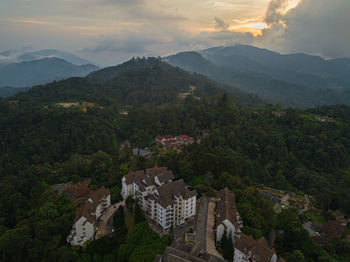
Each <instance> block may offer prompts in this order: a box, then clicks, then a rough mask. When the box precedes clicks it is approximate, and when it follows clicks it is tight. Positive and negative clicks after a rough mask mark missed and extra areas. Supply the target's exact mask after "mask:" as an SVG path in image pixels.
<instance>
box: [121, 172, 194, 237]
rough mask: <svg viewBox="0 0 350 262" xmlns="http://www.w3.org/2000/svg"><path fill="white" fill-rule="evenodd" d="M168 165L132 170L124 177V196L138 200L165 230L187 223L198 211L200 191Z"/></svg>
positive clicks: (142, 207)
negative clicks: (190, 187) (173, 171)
mask: <svg viewBox="0 0 350 262" xmlns="http://www.w3.org/2000/svg"><path fill="white" fill-rule="evenodd" d="M173 179H174V175H173V173H172V172H171V171H169V170H167V168H166V167H154V168H150V169H147V170H146V172H144V171H143V170H141V171H136V172H130V173H129V174H127V175H125V176H124V177H123V179H122V192H121V194H122V196H123V198H124V199H127V198H128V197H129V196H131V197H132V198H133V199H135V200H136V201H137V203H138V204H139V206H140V208H141V209H142V210H143V211H144V212H145V214H146V215H147V217H148V218H149V219H151V220H153V221H155V222H156V223H157V224H158V225H160V226H161V227H162V228H163V230H164V231H165V230H168V229H170V228H171V227H172V226H177V225H181V224H183V223H185V221H186V220H187V219H192V218H194V216H195V214H196V200H197V194H196V192H195V191H191V190H189V189H188V188H187V186H186V184H185V182H184V181H183V180H182V179H181V180H177V181H173Z"/></svg>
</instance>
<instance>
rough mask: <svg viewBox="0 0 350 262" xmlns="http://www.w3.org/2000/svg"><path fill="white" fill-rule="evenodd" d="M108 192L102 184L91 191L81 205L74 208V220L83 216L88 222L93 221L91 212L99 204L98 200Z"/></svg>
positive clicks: (93, 211) (92, 212)
mask: <svg viewBox="0 0 350 262" xmlns="http://www.w3.org/2000/svg"><path fill="white" fill-rule="evenodd" d="M110 193H111V192H110V191H109V190H107V189H106V188H105V187H103V186H102V187H100V188H99V189H97V190H96V191H91V192H90V194H89V196H88V198H87V200H86V201H85V202H84V203H83V205H82V206H81V207H79V208H77V209H76V213H75V220H76V221H77V220H79V219H80V218H81V217H82V216H84V217H85V218H86V219H87V220H88V221H89V222H90V223H93V222H95V220H96V218H95V217H94V215H93V214H94V213H95V212H96V208H97V206H98V205H99V204H100V201H101V200H102V199H103V198H105V197H107V196H108V195H110ZM90 200H91V201H90Z"/></svg>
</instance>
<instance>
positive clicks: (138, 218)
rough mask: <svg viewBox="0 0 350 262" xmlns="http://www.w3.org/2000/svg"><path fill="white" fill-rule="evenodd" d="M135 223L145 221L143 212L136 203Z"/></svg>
mask: <svg viewBox="0 0 350 262" xmlns="http://www.w3.org/2000/svg"><path fill="white" fill-rule="evenodd" d="M134 213H135V223H136V224H138V223H140V222H143V221H145V220H146V219H145V214H144V212H143V211H142V210H141V208H140V206H139V205H138V204H136V205H135V212H134Z"/></svg>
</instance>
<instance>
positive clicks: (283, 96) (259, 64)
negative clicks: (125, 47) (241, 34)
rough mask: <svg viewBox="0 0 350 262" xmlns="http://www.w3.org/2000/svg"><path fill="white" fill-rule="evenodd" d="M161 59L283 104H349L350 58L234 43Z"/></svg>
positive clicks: (308, 106)
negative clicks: (325, 58)
mask: <svg viewBox="0 0 350 262" xmlns="http://www.w3.org/2000/svg"><path fill="white" fill-rule="evenodd" d="M165 60H166V61H167V62H169V63H170V64H172V65H174V66H179V67H181V68H183V69H184V70H188V71H190V72H197V73H199V74H203V75H205V76H207V77H209V78H210V79H213V80H214V81H218V82H221V83H225V84H227V85H228V87H229V86H235V87H236V88H239V89H241V90H244V91H246V92H249V93H253V94H257V95H258V96H260V97H262V98H264V99H266V100H267V101H269V102H272V103H281V104H282V105H284V106H286V107H287V106H293V107H299V108H312V107H316V106H322V105H333V104H347V105H349V104H350V103H349V101H350V100H349V97H350V96H349V94H350V92H349V90H350V77H349V76H350V71H349V65H350V60H349V59H346V58H344V59H333V60H324V59H323V58H321V57H315V56H310V55H306V54H292V55H281V54H278V53H276V52H272V51H269V50H266V49H259V48H256V47H252V46H239V45H238V46H232V47H217V48H211V49H208V50H203V51H201V52H198V53H197V52H182V53H178V54H176V55H173V56H169V57H167V58H165Z"/></svg>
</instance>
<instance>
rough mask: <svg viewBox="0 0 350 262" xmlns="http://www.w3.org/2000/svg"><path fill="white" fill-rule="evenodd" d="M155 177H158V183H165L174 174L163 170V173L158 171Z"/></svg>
mask: <svg viewBox="0 0 350 262" xmlns="http://www.w3.org/2000/svg"><path fill="white" fill-rule="evenodd" d="M156 177H158V180H159V182H160V183H165V182H168V181H170V180H173V179H174V174H173V172H172V171H165V172H164V173H160V174H159V175H157V176H156Z"/></svg>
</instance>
